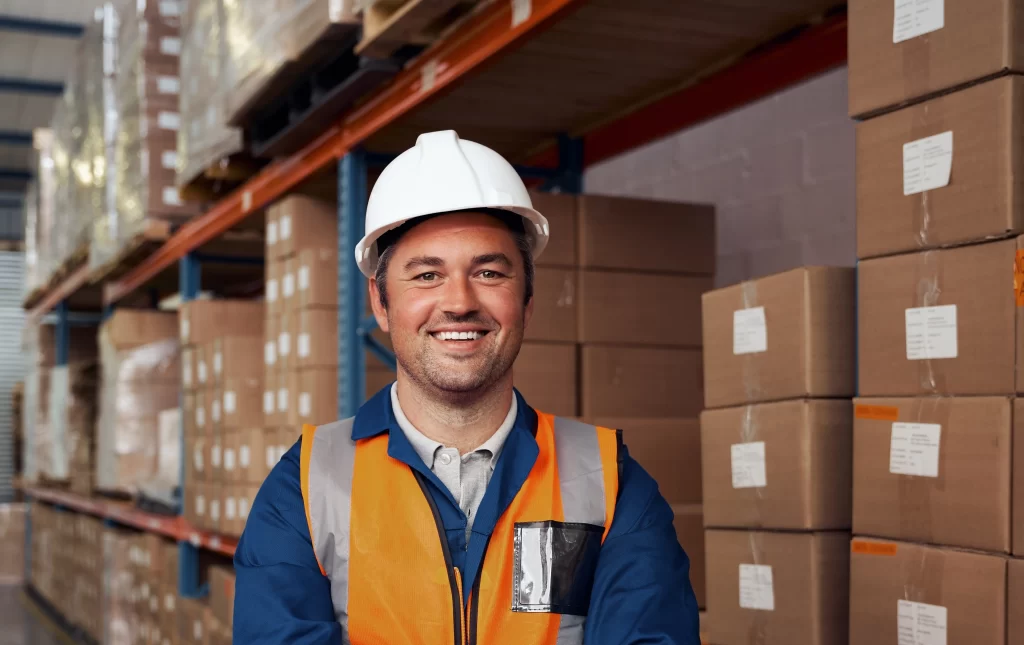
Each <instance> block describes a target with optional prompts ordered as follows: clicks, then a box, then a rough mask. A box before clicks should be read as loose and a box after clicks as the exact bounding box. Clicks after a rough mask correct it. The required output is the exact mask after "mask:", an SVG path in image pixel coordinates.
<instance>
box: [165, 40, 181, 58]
mask: <svg viewBox="0 0 1024 645" xmlns="http://www.w3.org/2000/svg"><path fill="white" fill-rule="evenodd" d="M160 53H161V54H164V55H165V56H181V38H170V37H168V38H161V39H160Z"/></svg>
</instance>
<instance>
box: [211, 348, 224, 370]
mask: <svg viewBox="0 0 1024 645" xmlns="http://www.w3.org/2000/svg"><path fill="white" fill-rule="evenodd" d="M223 371H224V355H223V354H221V353H220V352H217V353H216V354H214V355H213V373H214V374H217V375H220V373H221V372H223Z"/></svg>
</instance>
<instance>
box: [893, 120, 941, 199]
mask: <svg viewBox="0 0 1024 645" xmlns="http://www.w3.org/2000/svg"><path fill="white" fill-rule="evenodd" d="M952 169H953V131H952V130H949V131H948V132H943V133H941V134H936V135H935V136H931V137H925V138H924V139H918V140H917V141H911V142H910V143H904V144H903V194H904V195H916V194H917V193H923V192H924V191H926V190H935V189H936V188H942V187H943V186H948V185H949V176H950V173H951V172H952Z"/></svg>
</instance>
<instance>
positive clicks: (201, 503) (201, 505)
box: [196, 495, 206, 515]
mask: <svg viewBox="0 0 1024 645" xmlns="http://www.w3.org/2000/svg"><path fill="white" fill-rule="evenodd" d="M196 515H206V498H205V497H203V496H202V495H196Z"/></svg>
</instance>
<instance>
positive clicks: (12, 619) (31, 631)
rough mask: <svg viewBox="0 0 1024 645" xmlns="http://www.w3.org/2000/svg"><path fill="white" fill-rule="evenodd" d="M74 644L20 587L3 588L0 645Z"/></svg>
mask: <svg viewBox="0 0 1024 645" xmlns="http://www.w3.org/2000/svg"><path fill="white" fill-rule="evenodd" d="M71 642H73V641H72V640H71V637H70V636H67V635H66V634H63V633H62V632H61V631H60V628H59V627H57V625H56V624H54V623H53V622H52V621H50V619H48V618H47V617H46V616H45V614H44V613H43V611H42V610H41V609H39V608H38V607H36V606H35V605H33V604H32V601H31V600H29V599H28V597H27V596H26V595H25V592H24V590H23V589H22V587H20V586H15V585H0V645H65V644H66V643H71Z"/></svg>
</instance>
